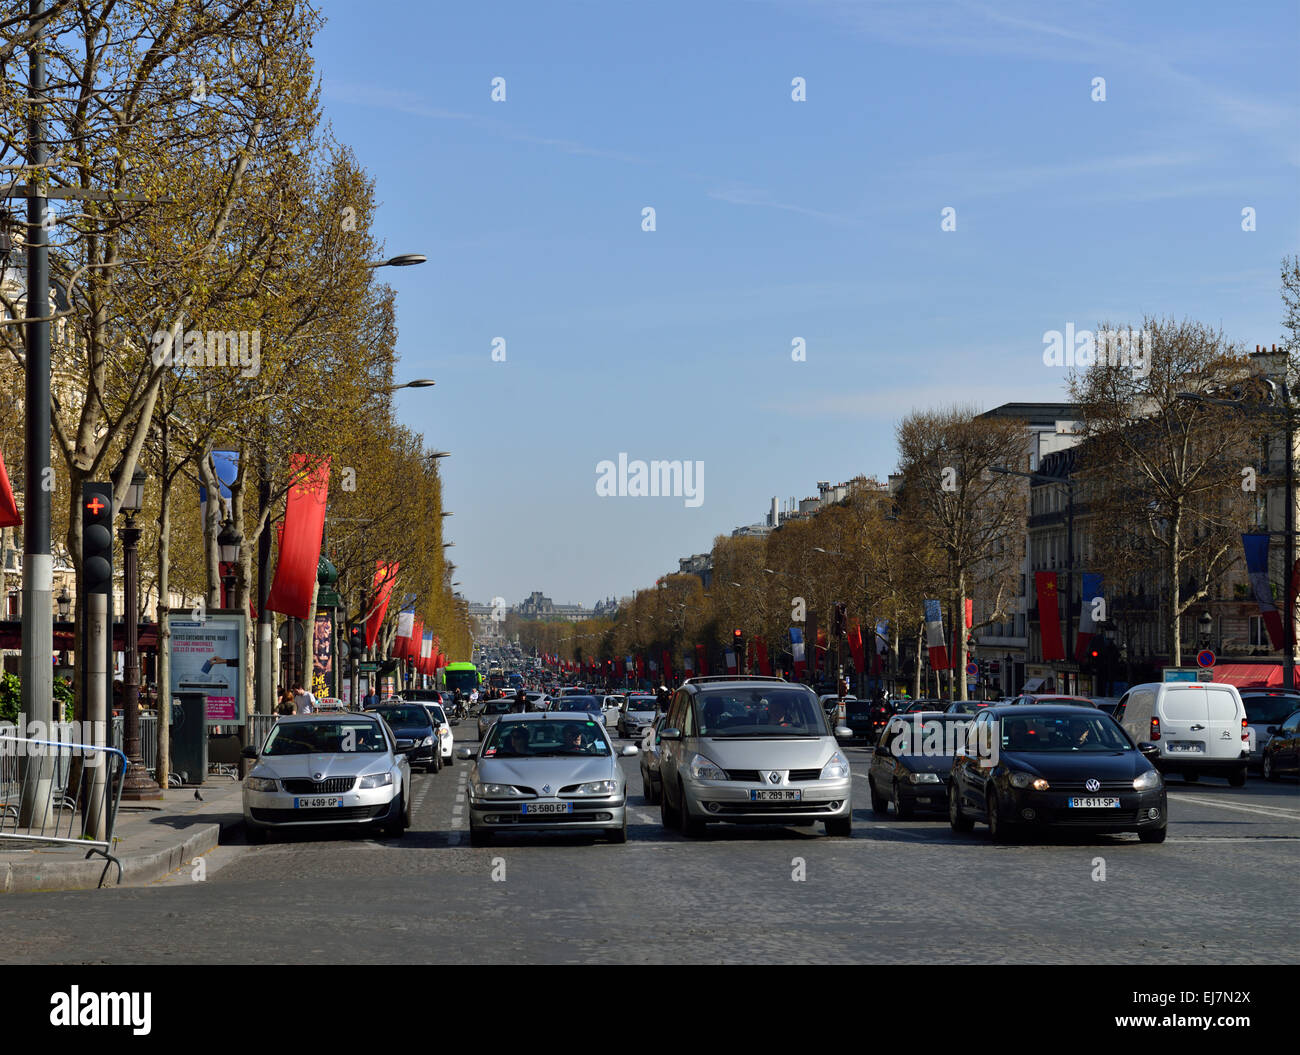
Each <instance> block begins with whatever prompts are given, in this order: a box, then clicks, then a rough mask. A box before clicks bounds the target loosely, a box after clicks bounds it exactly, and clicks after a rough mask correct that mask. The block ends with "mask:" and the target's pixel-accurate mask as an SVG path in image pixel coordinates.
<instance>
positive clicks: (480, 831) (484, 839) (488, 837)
mask: <svg viewBox="0 0 1300 1055" xmlns="http://www.w3.org/2000/svg"><path fill="white" fill-rule="evenodd" d="M491 841H492V833H491V832H490V831H487V830H486V829H484V828H476V827H474V825H472V824H471V825H470V826H469V844H470V846H486V845H487V844H488V843H490V842H491Z"/></svg>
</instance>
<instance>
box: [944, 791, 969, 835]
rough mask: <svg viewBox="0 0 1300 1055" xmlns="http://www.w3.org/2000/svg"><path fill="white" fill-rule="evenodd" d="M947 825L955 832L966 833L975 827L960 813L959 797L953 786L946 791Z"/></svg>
mask: <svg viewBox="0 0 1300 1055" xmlns="http://www.w3.org/2000/svg"><path fill="white" fill-rule="evenodd" d="M948 824H949V825H950V826H951V827H952V830H953V831H955V832H968V831H970V830H971V829H972V828H974V827H975V822H974V821H973V820H971V819H970V818H969V817H967V816H966V814H964V813H962V811H961V797H960V796H959V795H958V794H957V786H956V784H954V785H953V786H952V788H951V789H950V790H949V791H948Z"/></svg>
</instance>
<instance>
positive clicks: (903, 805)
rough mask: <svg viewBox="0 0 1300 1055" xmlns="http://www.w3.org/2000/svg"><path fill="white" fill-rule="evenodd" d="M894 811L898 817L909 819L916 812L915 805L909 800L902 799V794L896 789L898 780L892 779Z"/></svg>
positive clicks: (904, 819)
mask: <svg viewBox="0 0 1300 1055" xmlns="http://www.w3.org/2000/svg"><path fill="white" fill-rule="evenodd" d="M894 812H895V813H896V814H898V819H899V820H903V821H910V820H911V819H912V816H913V815H914V814H915V813H916V807H915V806H914V805H913V804H912V803H910V802H904V801H903V794H902V792H901V791H899V790H898V781H897V780H896V781H894Z"/></svg>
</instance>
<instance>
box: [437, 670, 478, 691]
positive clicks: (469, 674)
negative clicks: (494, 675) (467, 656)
mask: <svg viewBox="0 0 1300 1055" xmlns="http://www.w3.org/2000/svg"><path fill="white" fill-rule="evenodd" d="M482 681H483V678H482V675H480V674H479V672H478V667H476V666H474V664H473V663H448V664H447V665H446V666H445V667H443V668H442V687H443V688H444V689H446V690H447V691H448V692H455V691H456V690H457V689H460V691H461V692H462V693H464V694H465V695H466V696H468V695H469V694H470V693H471V692H473V691H474V690H475V689H477V688H478V687H479V685H480V684H481V683H482Z"/></svg>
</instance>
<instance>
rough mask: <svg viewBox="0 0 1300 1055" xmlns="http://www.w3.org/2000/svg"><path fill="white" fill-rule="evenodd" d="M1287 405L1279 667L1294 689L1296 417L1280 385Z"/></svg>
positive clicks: (1287, 684) (1284, 684) (1285, 684)
mask: <svg viewBox="0 0 1300 1055" xmlns="http://www.w3.org/2000/svg"><path fill="white" fill-rule="evenodd" d="M1282 400H1283V402H1284V403H1285V405H1286V430H1285V431H1286V567H1285V568H1283V569H1282V595H1283V596H1284V597H1285V598H1286V634H1285V637H1284V640H1285V642H1286V660H1285V662H1284V664H1283V666H1282V687H1283V688H1284V689H1294V688H1295V604H1294V602H1293V601H1292V599H1291V575H1292V569H1293V568H1295V418H1294V416H1293V415H1292V412H1291V392H1290V390H1289V389H1288V388H1287V386H1286V383H1285V382H1283V383H1282Z"/></svg>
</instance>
